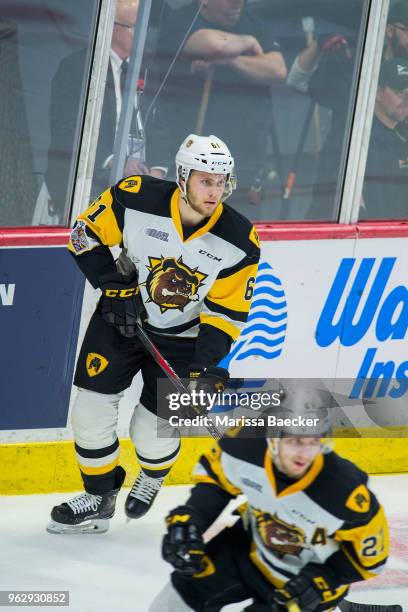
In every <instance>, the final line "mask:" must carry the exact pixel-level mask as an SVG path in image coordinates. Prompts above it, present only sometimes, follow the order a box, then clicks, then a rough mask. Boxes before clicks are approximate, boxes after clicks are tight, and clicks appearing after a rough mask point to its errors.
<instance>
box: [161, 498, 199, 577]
mask: <svg viewBox="0 0 408 612" xmlns="http://www.w3.org/2000/svg"><path fill="white" fill-rule="evenodd" d="M166 524H167V533H166V535H165V536H164V538H163V544H162V557H163V559H164V560H165V561H167V562H168V563H171V565H172V566H173V567H174V568H175V569H176V570H177V571H179V572H182V573H183V574H187V575H189V576H192V575H193V574H195V573H196V572H200V571H201V570H202V569H204V564H203V557H204V549H205V545H204V540H203V537H202V535H201V530H200V528H199V526H198V525H197V524H196V522H195V521H194V518H193V516H192V514H191V508H189V507H188V506H178V508H175V509H174V510H172V511H171V512H170V514H169V515H168V516H167V517H166Z"/></svg>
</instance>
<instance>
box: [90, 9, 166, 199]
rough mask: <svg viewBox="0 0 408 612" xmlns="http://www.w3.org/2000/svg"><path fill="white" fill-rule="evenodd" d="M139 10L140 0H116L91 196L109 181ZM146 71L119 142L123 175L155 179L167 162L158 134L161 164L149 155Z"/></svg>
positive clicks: (150, 148)
mask: <svg viewBox="0 0 408 612" xmlns="http://www.w3.org/2000/svg"><path fill="white" fill-rule="evenodd" d="M138 12H139V0H118V1H117V5H116V13H115V21H114V26H113V34H112V41H111V48H110V52H109V64H108V74H107V81H106V87H105V94H104V100H103V109H102V118H101V125H100V130H99V137H98V145H97V151H96V161H95V169H94V175H93V181H92V189H91V199H94V198H95V197H97V196H98V195H99V194H100V193H102V192H103V191H104V190H105V189H106V188H107V186H108V185H109V183H110V171H111V168H112V164H113V161H114V157H113V155H114V145H115V136H116V132H117V128H118V124H119V117H120V113H121V109H122V98H123V95H124V92H125V86H126V77H127V74H128V70H129V62H130V55H131V51H132V45H133V36H134V32H135V25H136V21H137V17H138ZM145 73H146V69H145V66H142V70H141V75H142V78H140V79H139V82H138V84H137V91H136V97H135V99H134V101H133V103H132V104H133V115H132V121H131V125H130V132H129V134H127V135H126V142H123V143H120V146H121V147H122V146H123V147H125V148H126V152H127V155H126V162H125V166H124V168H123V169H122V175H123V176H129V175H133V174H151V175H152V176H155V177H157V178H163V177H164V176H165V174H166V172H167V168H166V165H165V164H164V165H163V160H162V157H163V152H164V151H165V148H164V142H165V139H164V138H163V137H162V134H160V133H159V135H158V137H159V138H160V144H159V145H158V146H156V150H160V159H159V162H161V163H159V164H156V163H155V162H156V161H157V160H156V159H154V158H153V157H152V156H151V154H150V153H151V150H152V142H154V138H155V135H154V134H153V135H152V134H151V138H150V139H149V141H148V142H146V138H145V131H144V117H145V113H146V110H147V99H146V95H145V92H144V89H145V79H144V75H145ZM156 133H157V130H156V132H155V134H156Z"/></svg>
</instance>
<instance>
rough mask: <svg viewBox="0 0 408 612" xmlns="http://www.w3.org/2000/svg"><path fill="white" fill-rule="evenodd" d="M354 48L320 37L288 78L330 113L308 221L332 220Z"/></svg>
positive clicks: (337, 38)
mask: <svg viewBox="0 0 408 612" xmlns="http://www.w3.org/2000/svg"><path fill="white" fill-rule="evenodd" d="M354 45H355V41H353V42H351V41H350V40H349V39H346V38H345V37H344V36H341V35H338V34H333V35H330V36H323V37H319V38H318V39H315V40H313V42H312V43H311V44H310V45H309V46H308V47H306V48H305V49H304V50H303V51H302V52H301V53H300V54H299V55H298V56H297V57H296V59H295V61H294V63H293V65H292V67H291V69H290V72H289V75H288V79H287V83H288V85H290V86H292V87H294V88H295V89H297V90H298V91H300V92H302V93H307V94H308V95H309V96H310V97H311V99H312V100H313V101H314V102H315V103H316V104H320V105H322V106H325V107H326V108H328V109H330V110H331V111H332V119H331V125H330V130H329V132H328V134H327V137H326V139H325V142H324V144H323V146H322V148H321V150H320V152H319V160H318V167H317V175H316V181H315V184H314V187H313V196H312V203H311V206H310V209H309V213H308V217H309V218H310V219H319V220H320V219H325V220H329V219H330V220H335V213H336V211H335V210H334V199H335V195H336V187H337V181H338V176H339V170H340V162H341V157H342V153H343V142H344V137H345V134H346V119H347V112H348V106H349V98H350V95H351V90H352V78H353V67H354V55H355V53H354Z"/></svg>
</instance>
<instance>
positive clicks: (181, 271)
mask: <svg viewBox="0 0 408 612" xmlns="http://www.w3.org/2000/svg"><path fill="white" fill-rule="evenodd" d="M149 264H150V265H149V266H146V267H147V269H148V270H149V275H148V277H147V279H146V281H145V282H144V283H141V285H145V286H146V289H147V293H148V295H149V297H148V299H147V300H146V302H154V303H155V304H157V305H158V306H159V307H160V312H161V313H163V312H166V311H167V310H169V309H174V308H178V309H179V310H181V312H183V310H184V308H185V306H187V304H189V303H190V302H195V301H198V300H199V296H198V289H199V288H200V287H201V286H202V285H203V284H204V282H203V281H204V280H205V279H206V278H207V276H208V274H203V273H202V272H200V271H199V270H198V268H190V267H189V266H187V265H186V264H185V263H184V262H183V259H182V257H181V256H180V257H179V258H178V259H176V258H175V257H163V256H161V257H160V258H158V257H149Z"/></svg>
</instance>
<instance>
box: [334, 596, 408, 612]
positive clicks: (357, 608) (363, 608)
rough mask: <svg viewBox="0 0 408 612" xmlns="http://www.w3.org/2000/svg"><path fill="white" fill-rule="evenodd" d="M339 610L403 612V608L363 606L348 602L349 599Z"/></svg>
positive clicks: (339, 605)
mask: <svg viewBox="0 0 408 612" xmlns="http://www.w3.org/2000/svg"><path fill="white" fill-rule="evenodd" d="M338 608H339V610H341V612H402V607H401V606H398V605H391V606H381V605H378V604H362V603H355V602H354V601H348V600H347V599H343V601H341V602H340V603H339V604H338Z"/></svg>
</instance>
